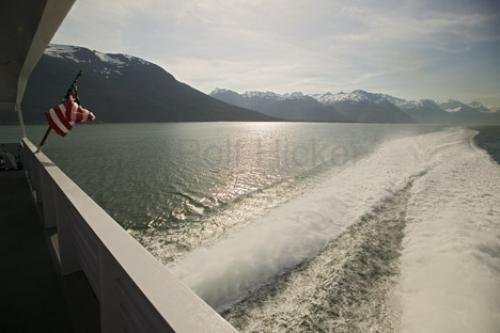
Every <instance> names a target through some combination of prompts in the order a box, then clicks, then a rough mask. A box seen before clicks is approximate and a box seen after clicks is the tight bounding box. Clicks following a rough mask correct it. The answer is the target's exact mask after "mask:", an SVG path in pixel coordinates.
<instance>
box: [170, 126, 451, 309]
mask: <svg viewBox="0 0 500 333" xmlns="http://www.w3.org/2000/svg"><path fill="white" fill-rule="evenodd" d="M448 136H449V133H448V132H439V133H432V134H426V135H421V136H416V137H410V138H404V139H398V140H393V141H390V142H387V143H385V144H384V145H382V146H381V147H380V148H379V149H378V150H377V151H376V152H375V153H373V154H371V155H370V156H369V157H367V158H365V159H363V160H360V161H358V162H357V163H355V164H354V165H351V166H349V167H347V168H345V169H343V170H342V171H340V172H338V173H337V174H336V175H334V176H333V177H331V178H329V179H327V180H326V181H325V182H324V183H323V184H322V185H321V186H318V187H317V188H315V189H314V190H311V191H309V192H307V193H305V194H304V195H302V196H300V197H298V198H296V199H293V200H291V201H289V202H288V203H286V204H284V205H282V206H281V207H278V208H276V209H274V210H272V211H271V212H270V213H269V214H268V215H267V216H266V217H265V218H262V219H260V220H259V221H255V222H254V223H253V224H251V225H249V226H247V227H246V228H244V229H242V230H239V231H237V232H235V233H233V234H231V235H228V236H227V237H226V238H225V239H222V240H220V241H219V242H218V243H216V244H214V245H213V246H211V247H208V248H207V247H201V248H198V249H196V250H194V251H193V252H191V253H190V254H188V255H187V256H186V257H185V258H183V259H181V260H180V261H178V262H175V263H173V264H171V265H170V268H171V269H172V271H173V272H174V274H176V275H177V276H178V277H180V278H181V279H182V280H183V281H184V282H185V283H187V284H188V285H189V286H190V287H191V288H193V289H194V290H195V291H196V292H197V293H198V294H199V295H200V296H201V297H202V298H203V299H205V300H206V301H207V302H208V303H209V304H211V305H212V306H214V307H215V308H218V309H223V308H224V307H227V306H229V305H230V304H232V303H234V302H235V301H237V300H239V299H241V298H242V297H244V296H245V295H246V294H247V293H248V292H249V291H251V290H252V289H253V288H256V287H258V286H260V285H262V284H265V283H266V282H268V281H270V279H272V278H273V277H275V276H276V275H277V274H280V273H281V272H283V271H286V270H287V269H289V268H292V267H294V266H296V265H297V264H299V263H301V262H303V261H304V260H305V259H308V258H312V257H314V256H315V255H317V254H318V252H319V251H320V250H321V249H322V248H323V247H324V246H325V245H326V244H327V242H328V241H330V240H332V239H334V238H335V237H336V236H337V235H338V234H339V233H340V232H342V231H343V230H345V228H346V227H347V226H349V225H350V224H352V223H354V222H356V221H357V220H358V219H359V218H360V217H361V216H362V215H363V214H365V213H367V212H368V211H370V209H371V208H372V207H373V206H374V205H376V204H377V203H378V202H380V200H382V199H383V198H384V197H386V196H390V195H391V194H392V193H394V192H395V191H397V190H398V189H401V188H402V187H404V185H405V184H406V183H407V182H408V181H409V179H410V178H411V177H413V176H415V175H418V174H420V173H421V172H422V171H425V170H427V169H428V168H430V167H431V166H432V165H433V163H435V160H434V159H433V152H434V150H435V149H436V148H435V145H434V143H435V142H440V141H443V140H446V139H447V137H448Z"/></svg>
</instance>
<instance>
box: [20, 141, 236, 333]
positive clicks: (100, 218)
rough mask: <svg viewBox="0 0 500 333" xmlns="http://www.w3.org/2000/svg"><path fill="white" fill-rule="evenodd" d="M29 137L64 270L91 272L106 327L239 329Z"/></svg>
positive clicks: (35, 183) (36, 182) (29, 154)
mask: <svg viewBox="0 0 500 333" xmlns="http://www.w3.org/2000/svg"><path fill="white" fill-rule="evenodd" d="M22 145H23V148H22V152H23V162H24V167H25V170H26V172H27V176H28V178H29V180H30V182H31V186H32V188H33V190H34V192H35V198H36V200H37V202H38V203H39V204H40V205H41V207H43V209H42V211H43V220H44V224H45V227H56V228H57V231H58V241H59V251H60V252H59V253H60V259H61V268H62V272H63V274H69V273H72V272H75V271H79V270H81V271H83V272H84V273H85V275H86V277H87V279H88V281H89V283H90V284H91V287H92V289H93V290H94V292H95V294H96V296H97V298H98V300H99V305H100V313H101V328H102V332H104V333H107V332H113V333H115V332H181V333H184V332H186V333H187V332H218V333H219V332H220V333H225V332H236V330H235V329H234V328H233V327H232V326H231V325H230V324H229V323H228V322H226V321H225V320H224V319H223V318H222V317H220V316H219V315H218V314H217V313H216V312H215V311H214V310H213V309H212V308H211V307H210V306H208V305H207V304H206V303H205V302H204V301H203V300H201V299H200V298H199V297H198V296H197V295H195V294H194V293H193V292H192V291H191V290H190V289H189V288H188V287H186V286H185V285H183V284H182V283H180V282H179V281H178V280H177V279H176V278H174V277H173V276H172V275H171V274H170V273H169V272H168V270H167V269H166V268H165V267H164V266H163V265H162V264H161V263H160V262H158V261H157V260H156V259H155V258H154V257H153V256H152V255H151V254H150V253H149V252H147V251H146V249H144V248H143V247H142V246H141V245H140V244H139V243H138V242H137V241H136V240H135V239H134V238H132V237H131V236H130V235H129V234H128V233H127V232H126V231H125V230H124V229H123V228H122V227H121V226H120V225H119V224H118V223H117V222H116V221H115V220H113V219H112V218H111V217H110V216H109V215H108V214H107V213H106V212H105V211H104V210H103V209H102V208H101V207H100V206H98V205H97V204H96V203H95V202H94V201H93V200H92V199H91V198H90V197H89V196H88V195H87V194H86V193H85V192H83V191H82V189H80V187H78V185H76V184H75V183H74V182H73V181H72V180H71V179H70V178H69V177H68V176H66V175H65V174H64V173H63V172H62V171H61V170H60V169H59V168H58V167H57V166H56V165H55V164H54V163H53V162H52V161H51V160H50V159H49V158H48V157H47V156H46V155H45V154H43V152H40V153H37V154H34V152H35V150H36V149H35V146H34V145H33V144H32V143H31V142H30V141H29V140H28V139H27V138H24V139H23V140H22Z"/></svg>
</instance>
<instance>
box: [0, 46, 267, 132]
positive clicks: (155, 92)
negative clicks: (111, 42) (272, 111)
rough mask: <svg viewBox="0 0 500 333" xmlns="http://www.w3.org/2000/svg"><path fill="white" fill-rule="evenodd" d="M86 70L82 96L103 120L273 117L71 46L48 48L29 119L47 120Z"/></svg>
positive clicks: (136, 63)
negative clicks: (69, 86) (50, 112)
mask: <svg viewBox="0 0 500 333" xmlns="http://www.w3.org/2000/svg"><path fill="white" fill-rule="evenodd" d="M80 69H81V70H83V76H82V77H81V78H80V81H79V83H78V88H79V89H78V91H79V95H80V100H81V102H82V103H83V104H84V106H86V107H88V108H89V109H91V110H92V111H93V112H94V113H95V114H96V117H97V119H96V120H97V121H99V122H156V121H232V120H236V121H248V120H250V121H253V120H271V118H269V117H268V116H265V115H263V114H260V113H257V112H255V111H251V110H248V109H243V108H240V107H236V106H234V105H230V104H227V103H224V102H221V101H219V100H217V99H214V98H212V97H210V96H207V95H206V94H204V93H202V92H200V91H198V90H196V89H193V88H192V87H190V86H188V85H186V84H184V83H182V82H179V81H177V80H176V79H175V78H174V77H173V76H172V75H171V74H169V73H168V72H166V71H165V70H164V69H163V68H161V67H160V66H157V65H155V64H153V63H151V62H148V61H146V60H143V59H141V58H138V57H134V56H130V55H126V54H109V53H102V52H99V51H95V50H90V49H87V48H84V47H78V46H70V45H49V47H48V48H47V49H46V51H45V54H44V55H43V56H42V58H41V59H40V62H39V63H38V65H37V66H36V68H35V69H34V71H33V73H32V75H31V77H30V80H29V82H28V87H27V90H26V94H25V98H24V100H23V110H24V116H25V120H26V121H27V122H44V121H45V119H44V117H43V113H44V112H45V111H47V110H48V109H49V108H50V107H52V106H54V104H56V103H58V102H59V101H60V100H61V98H62V97H63V96H64V94H65V92H66V90H67V89H68V85H69V84H70V83H71V81H72V80H73V78H74V76H75V75H76V73H77V72H78V71H79V70H80ZM2 120H3V119H0V121H2Z"/></svg>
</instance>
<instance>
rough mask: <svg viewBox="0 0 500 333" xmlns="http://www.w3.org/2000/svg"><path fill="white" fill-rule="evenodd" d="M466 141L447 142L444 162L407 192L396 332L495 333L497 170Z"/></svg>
mask: <svg viewBox="0 0 500 333" xmlns="http://www.w3.org/2000/svg"><path fill="white" fill-rule="evenodd" d="M471 134H472V131H461V132H457V133H452V134H450V137H449V138H448V139H447V140H446V141H445V142H443V143H442V146H441V148H442V149H441V150H440V151H439V153H438V154H437V155H439V156H437V157H438V159H439V160H441V161H442V162H441V163H439V164H437V165H436V166H435V167H434V168H432V169H431V170H429V172H428V173H427V174H426V176H425V177H422V178H421V179H420V180H419V181H418V182H416V183H415V186H414V187H413V189H412V193H411V197H410V201H409V204H408V210H407V214H408V215H407V216H408V218H407V219H408V224H407V227H406V237H405V239H404V241H403V248H404V250H403V252H402V257H401V277H400V282H399V286H398V287H397V288H396V296H395V297H396V299H395V301H396V304H399V307H400V313H401V329H400V331H401V332H429V333H433V332H440V333H446V332H453V333H460V332H464V333H465V332H481V333H488V332H491V333H493V332H500V167H499V166H498V165H497V164H496V163H495V162H493V161H492V160H491V159H490V158H489V156H488V155H487V154H486V152H484V151H482V150H479V149H477V148H476V147H474V145H473V144H469V139H470V138H471ZM446 143H449V144H448V145H445V144H446Z"/></svg>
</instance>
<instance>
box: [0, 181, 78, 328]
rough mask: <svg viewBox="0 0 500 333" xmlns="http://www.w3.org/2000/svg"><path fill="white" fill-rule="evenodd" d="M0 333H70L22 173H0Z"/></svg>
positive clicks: (57, 282) (55, 275) (58, 281)
mask: <svg viewBox="0 0 500 333" xmlns="http://www.w3.org/2000/svg"><path fill="white" fill-rule="evenodd" d="M0 228H1V229H0V230H1V231H0V265H1V274H0V332H73V331H74V330H73V325H72V321H71V319H70V316H69V313H68V307H67V305H66V300H65V298H64V295H63V289H62V283H61V278H60V277H59V275H58V273H57V272H56V269H55V265H54V263H53V258H52V257H51V252H50V251H49V247H48V246H49V245H48V243H47V240H46V235H45V231H44V229H43V228H42V225H41V223H40V218H39V216H38V213H37V209H36V206H35V203H34V202H33V199H32V196H31V193H30V189H29V186H28V183H27V180H26V178H25V175H24V171H8V172H0Z"/></svg>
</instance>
